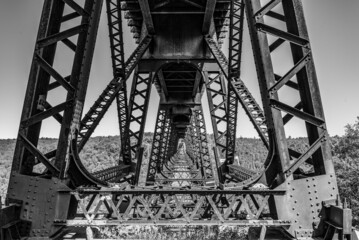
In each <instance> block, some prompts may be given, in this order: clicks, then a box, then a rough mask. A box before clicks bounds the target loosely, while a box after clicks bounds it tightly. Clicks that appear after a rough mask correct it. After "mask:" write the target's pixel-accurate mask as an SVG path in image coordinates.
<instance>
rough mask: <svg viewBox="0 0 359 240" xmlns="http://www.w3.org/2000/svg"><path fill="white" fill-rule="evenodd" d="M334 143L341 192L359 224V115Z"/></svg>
mask: <svg viewBox="0 0 359 240" xmlns="http://www.w3.org/2000/svg"><path fill="white" fill-rule="evenodd" d="M332 143H333V153H334V166H335V169H336V173H337V177H338V187H339V192H340V195H341V197H342V198H346V199H348V200H349V202H351V203H352V204H351V208H352V211H353V225H354V226H359V117H358V118H357V121H356V122H355V123H354V124H347V125H346V126H345V135H344V136H343V137H341V138H339V139H337V138H335V139H334V141H332Z"/></svg>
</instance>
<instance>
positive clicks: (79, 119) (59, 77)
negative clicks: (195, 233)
mask: <svg viewBox="0 0 359 240" xmlns="http://www.w3.org/2000/svg"><path fill="white" fill-rule="evenodd" d="M103 5H105V6H104V7H105V8H106V10H107V11H106V14H107V21H108V30H109V39H110V49H111V60H112V61H111V63H112V69H113V79H111V80H110V81H109V83H108V85H107V87H106V88H105V89H104V90H103V92H102V93H101V94H100V96H99V97H98V99H97V100H96V101H95V103H94V104H93V105H92V107H91V108H90V109H89V110H88V111H87V112H84V109H83V106H84V102H85V99H86V91H87V86H88V81H89V75H90V70H91V64H92V60H93V56H94V48H95V46H96V37H97V32H98V27H99V21H100V16H101V11H102V8H103ZM69 10H70V11H69ZM245 19H246V21H245ZM124 20H125V21H127V26H128V27H129V28H131V32H132V34H133V35H132V36H133V39H134V41H135V42H136V43H137V44H138V45H137V48H136V49H135V50H134V51H133V53H132V54H131V55H130V56H129V57H128V58H126V57H125V54H124V52H125V51H124V39H125V38H124V36H123V28H124V25H123V24H124V23H123V21H124ZM245 23H247V24H245ZM244 28H248V32H249V35H250V40H251V46H252V51H253V55H254V60H255V65H256V71H257V78H258V86H259V89H260V93H261V99H260V100H256V99H254V97H253V95H252V94H251V92H250V91H249V89H248V88H247V87H246V85H245V82H246V80H244V79H242V78H241V62H242V56H241V54H242V42H243V30H244ZM226 39H228V54H224V52H226V53H227V50H226V51H224V50H223V49H224V46H227V45H226V44H223V43H224V41H227V40H226ZM60 45H62V46H65V47H66V48H68V49H69V50H70V51H71V53H72V54H69V55H68V56H67V58H68V59H66V61H67V62H70V63H72V64H71V67H70V68H69V69H67V73H66V74H62V72H64V71H61V73H60V71H59V70H58V69H56V66H55V64H54V61H55V58H56V56H58V54H59V50H58V47H59V46H60ZM274 53H275V54H277V55H285V56H286V57H288V56H289V57H290V59H291V62H290V63H289V64H290V65H291V66H290V67H289V69H286V70H285V71H283V67H282V66H281V65H280V64H279V65H278V64H277V62H276V57H274ZM126 59H127V60H126ZM279 73H281V74H279ZM131 76H132V79H131ZM129 84H131V89H130V91H127V87H126V86H127V85H129ZM153 85H154V86H155V88H156V90H157V92H158V94H159V96H160V102H159V107H158V113H157V118H156V124H155V129H154V136H153V142H152V147H151V150H150V152H149V153H148V155H149V159H143V151H144V149H143V146H142V141H143V138H144V127H145V123H146V119H147V116H148V114H149V113H148V107H149V104H150V94H151V88H152V86H153ZM55 89H56V90H59V89H61V90H62V91H64V92H65V93H66V96H65V98H64V101H63V102H61V103H59V104H57V105H52V104H51V102H50V101H49V100H48V99H50V98H49V97H50V96H53V95H54V94H55V93H54V90H55ZM288 89H290V93H291V95H290V97H293V99H296V101H297V102H295V103H294V104H293V103H292V101H288ZM115 99H116V101H115ZM205 101H206V102H207V103H208V106H209V112H210V116H209V119H210V120H211V125H212V127H213V137H214V139H213V145H214V146H213V148H212V147H211V145H210V142H211V141H209V139H208V136H207V129H206V123H205V116H204V113H203V106H202V105H203V104H202V103H203V102H205ZM113 102H115V103H116V105H117V110H118V121H119V130H120V139H119V141H120V142H121V151H120V154H121V157H120V159H118V164H117V165H116V166H113V167H110V168H108V169H105V170H102V171H99V172H94V173H90V172H89V170H88V169H86V168H85V167H84V164H83V162H82V161H86V159H80V157H79V152H80V151H81V150H82V149H83V148H84V146H85V145H86V143H87V141H88V140H89V138H90V136H91V134H92V133H93V132H94V130H95V129H96V127H97V126H98V124H99V123H100V121H101V119H102V118H103V116H104V115H105V114H106V112H107V110H108V109H109V107H110V105H111V104H112V103H113ZM260 103H261V104H260ZM239 106H241V107H243V109H244V111H245V112H246V114H247V116H248V117H249V120H250V121H251V123H252V124H253V126H254V128H255V129H256V131H257V132H258V135H259V137H260V139H261V140H262V142H263V144H264V146H266V147H267V149H268V156H267V158H266V159H263V162H264V163H263V167H262V168H261V169H260V170H259V171H253V170H251V169H247V168H244V167H243V166H238V165H236V164H234V156H235V152H236V151H237V150H239V151H240V149H236V132H237V130H240V128H241V126H237V119H238V108H239ZM49 118H54V119H55V120H56V121H57V122H58V123H59V125H60V126H61V127H60V131H59V140H58V143H57V147H56V149H54V150H53V151H50V152H42V151H41V150H40V149H39V147H38V143H39V136H40V131H41V129H42V123H43V122H44V121H46V120H47V119H49ZM291 121H300V122H301V123H302V124H303V125H305V133H304V134H305V137H307V139H308V148H307V149H306V150H305V151H304V152H298V151H296V150H294V149H291V148H290V147H288V141H287V135H286V131H288V128H290V127H291V125H290V124H288V123H290V122H291ZM207 125H208V123H207ZM221 157H224V161H223V162H222V161H220V158H221ZM145 160H146V161H147V160H148V162H145ZM39 166H41V167H42V169H43V170H41V171H39V170H36V169H38V167H39ZM141 173H146V174H145V175H146V176H145V177H143V176H142V177H141ZM258 183H261V184H262V186H264V188H256V186H258ZM114 186H115V187H114ZM6 202H7V205H6V206H5V207H4V208H3V209H2V210H1V214H0V216H1V221H0V227H1V231H2V232H1V234H2V237H3V238H4V239H19V238H20V237H29V239H52V238H56V237H58V236H61V232H62V231H63V229H64V228H69V227H73V226H98V225H122V224H123V225H128V224H136V225H141V224H146V225H147V224H156V225H236V226H248V227H251V230H250V232H251V238H260V239H265V238H269V237H271V236H275V237H276V238H285V237H287V238H288V237H289V238H296V239H300V238H317V237H320V238H325V239H333V238H344V237H347V238H349V236H350V234H351V210H350V209H348V207H347V206H346V204H343V205H342V204H341V203H340V198H339V197H338V187H337V183H336V176H335V172H334V167H333V162H332V156H331V149H330V144H329V136H328V133H327V128H326V124H325V118H324V114H323V107H322V103H321V98H320V93H319V87H318V80H317V76H316V71H315V66H314V61H313V57H312V49H311V46H310V41H309V37H308V32H307V28H306V24H305V19H304V14H303V7H302V3H301V1H300V0H197V1H193V0H178V1H171V0H44V7H43V11H42V15H41V20H40V25H39V31H38V35H37V39H36V43H35V51H34V56H33V59H32V65H31V70H30V75H29V80H28V87H27V90H26V95H25V102H24V106H23V111H22V116H21V121H20V127H19V132H18V138H17V142H16V148H15V153H14V158H13V164H12V169H11V176H10V183H9V188H8V192H7V199H6ZM100 216H101V217H100ZM3 219H4V220H3Z"/></svg>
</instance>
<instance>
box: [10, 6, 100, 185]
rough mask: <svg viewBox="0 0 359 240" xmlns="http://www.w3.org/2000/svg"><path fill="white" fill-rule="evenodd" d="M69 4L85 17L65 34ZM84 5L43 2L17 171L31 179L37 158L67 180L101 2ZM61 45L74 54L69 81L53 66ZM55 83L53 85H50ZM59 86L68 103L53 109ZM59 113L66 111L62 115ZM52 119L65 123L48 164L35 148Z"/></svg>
mask: <svg viewBox="0 0 359 240" xmlns="http://www.w3.org/2000/svg"><path fill="white" fill-rule="evenodd" d="M65 5H67V6H68V7H70V9H73V10H75V11H77V12H80V13H81V14H79V15H78V16H77V17H78V18H81V21H80V23H78V21H77V22H74V21H69V20H68V21H67V22H66V24H67V26H70V28H69V29H68V30H64V31H61V29H62V25H63V24H64V23H63V21H62V20H63V18H65V16H63V10H64V7H65ZM83 6H84V7H80V6H78V5H76V4H75V5H74V4H73V2H72V1H66V2H62V1H51V0H48V1H45V3H44V8H43V13H42V17H41V20H40V28H39V32H38V37H37V41H36V46H35V52H34V58H33V63H32V67H31V70H30V76H29V84H28V88H27V91H26V97H25V102H24V108H23V114H22V121H21V125H22V126H20V131H19V138H18V141H17V145H16V149H15V154H14V164H13V167H12V171H13V172H21V173H24V174H31V173H32V171H33V167H34V165H36V164H38V163H39V162H38V160H36V158H35V157H34V154H35V156H36V157H37V158H38V159H39V160H41V162H42V163H43V164H44V165H45V166H47V167H50V166H52V164H53V165H54V167H55V168H56V169H58V172H57V171H54V170H53V169H52V171H51V172H52V173H53V175H54V176H57V177H61V178H63V177H65V175H66V161H67V159H68V152H69V144H70V139H71V138H72V137H73V135H74V134H75V132H76V130H78V127H79V118H80V116H81V112H82V107H83V103H84V99H85V95H86V87H87V82H88V78H89V70H90V68H91V62H92V57H93V49H94V46H95V42H96V35H97V29H98V24H99V19H100V14H101V11H100V10H101V6H102V1H101V0H100V1H96V2H93V1H85V3H84V4H83ZM88 13H91V14H88ZM74 36H76V37H77V43H76V44H75V43H72V42H71V41H70V40H69V38H70V37H74ZM60 42H63V43H64V44H65V46H67V47H69V48H70V50H71V51H73V52H74V55H72V56H71V55H70V56H68V58H69V59H68V61H69V62H74V65H73V66H72V68H71V69H68V72H69V73H68V76H62V75H61V74H60V73H59V72H58V71H57V70H56V69H55V66H53V65H54V59H55V56H56V54H57V51H56V47H57V45H58V44H60ZM70 42H71V44H70ZM51 79H53V80H54V81H53V82H52V83H50V80H51ZM58 87H62V88H63V89H64V90H65V92H66V100H65V102H66V103H64V104H60V105H58V106H55V107H52V106H51V104H50V103H49V102H47V100H46V99H47V96H48V94H50V93H51V92H50V91H51V90H53V89H55V88H58ZM44 110H46V111H44ZM60 112H63V113H62V115H61V114H60ZM52 116H53V117H54V118H55V119H56V120H58V121H60V122H61V130H60V133H59V135H60V136H61V137H62V138H61V139H59V141H58V145H57V151H56V159H55V161H54V163H50V160H49V157H48V156H46V155H45V154H42V153H41V152H40V151H39V150H38V149H37V143H38V139H39V134H40V131H41V123H42V121H43V120H45V119H47V118H49V117H52ZM54 155H55V154H54ZM54 155H53V156H54ZM53 156H52V157H53ZM51 168H52V167H51Z"/></svg>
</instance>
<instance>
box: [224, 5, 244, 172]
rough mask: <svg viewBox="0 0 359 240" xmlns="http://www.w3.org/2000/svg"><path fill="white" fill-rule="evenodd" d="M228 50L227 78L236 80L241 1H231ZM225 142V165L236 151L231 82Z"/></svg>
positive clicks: (235, 109)
mask: <svg viewBox="0 0 359 240" xmlns="http://www.w3.org/2000/svg"><path fill="white" fill-rule="evenodd" d="M229 16H230V18H229V19H230V23H229V25H230V28H229V49H228V50H229V51H228V55H229V56H228V59H229V61H228V79H229V80H234V81H235V80H236V79H239V77H240V72H241V56H242V35H243V22H244V6H243V4H242V1H240V0H236V1H231V6H230V14H229ZM227 89H228V95H227V113H228V114H227V143H226V146H227V148H226V163H225V164H226V165H228V164H233V161H234V154H235V152H236V131H237V115H238V99H237V95H236V90H235V88H234V87H233V85H232V84H227Z"/></svg>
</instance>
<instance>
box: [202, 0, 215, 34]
mask: <svg viewBox="0 0 359 240" xmlns="http://www.w3.org/2000/svg"><path fill="white" fill-rule="evenodd" d="M215 8H216V0H207V4H206V11H205V13H204V17H203V25H202V34H203V35H207V34H209V31H210V29H211V24H212V23H213V21H212V19H213V13H214V9H215Z"/></svg>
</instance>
